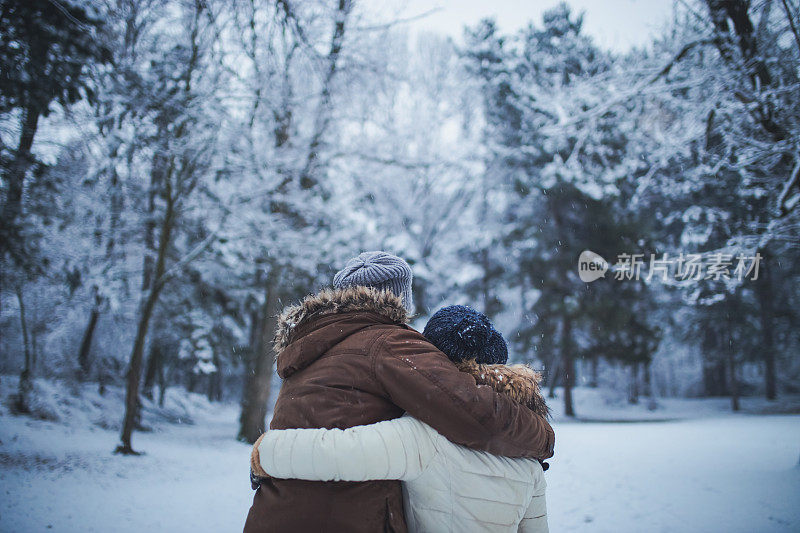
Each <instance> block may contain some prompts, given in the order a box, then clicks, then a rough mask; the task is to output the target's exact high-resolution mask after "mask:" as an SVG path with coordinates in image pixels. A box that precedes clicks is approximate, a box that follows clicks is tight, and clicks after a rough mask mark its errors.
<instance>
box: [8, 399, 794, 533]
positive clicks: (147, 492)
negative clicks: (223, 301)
mask: <svg viewBox="0 0 800 533" xmlns="http://www.w3.org/2000/svg"><path fill="white" fill-rule="evenodd" d="M237 415H238V412H237V410H236V408H235V406H230V405H226V406H211V407H208V408H207V409H206V410H204V411H202V412H201V413H199V414H197V415H196V416H195V424H194V425H166V426H163V427H161V428H160V429H159V430H158V431H156V432H151V433H137V434H136V440H135V443H136V446H137V447H138V448H140V449H142V450H144V451H146V452H147V453H146V455H144V456H141V457H122V456H115V455H112V454H111V453H110V452H111V450H112V449H113V448H114V446H115V445H116V439H117V432H116V431H111V430H104V429H99V428H96V427H95V428H91V427H76V426H74V425H72V426H70V425H65V424H61V423H54V422H43V421H35V420H31V419H29V418H22V417H16V416H11V415H8V414H7V413H3V414H2V415H0V441H1V442H2V443H1V444H0V486H2V499H1V500H0V531H3V532H12V531H13V532H28V531H75V532H78V531H98V532H100V531H102V532H106V531H117V532H128V531H130V532H134V531H136V532H139V531H193V532H199V531H209V532H226V531H241V528H242V525H243V523H244V518H245V515H246V513H247V509H248V507H249V505H250V501H251V498H252V492H251V490H250V487H249V483H248V481H247V463H248V453H249V447H248V446H246V445H244V444H241V443H238V442H236V441H235V440H233V438H232V437H233V435H235V433H236V420H237ZM554 427H555V429H556V434H557V444H556V458H555V459H553V460H552V461H551V465H552V467H551V469H550V470H549V471H548V472H547V482H548V506H549V513H548V514H549V516H550V528H551V531H553V532H559V531H581V532H583V531H586V532H628V531H630V532H641V531H648V532H658V531H665V532H667V531H681V532H683V531H698V532H699V531H726V532H739V531H740V532H770V531H775V532H779V531H785V532H789V531H798V530H800V468H798V466H797V461H798V452H800V416H799V415H780V416H755V415H715V416H712V417H706V418H700V419H694V420H682V421H671V422H661V423H658V422H646V423H625V424H619V423H576V422H560V421H557V422H556V423H555V424H554Z"/></svg>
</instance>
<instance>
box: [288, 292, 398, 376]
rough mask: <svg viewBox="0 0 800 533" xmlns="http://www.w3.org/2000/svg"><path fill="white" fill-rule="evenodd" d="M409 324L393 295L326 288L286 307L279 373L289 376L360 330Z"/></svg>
mask: <svg viewBox="0 0 800 533" xmlns="http://www.w3.org/2000/svg"><path fill="white" fill-rule="evenodd" d="M345 313H358V315H357V316H352V315H348V316H344V314H345ZM407 321H408V311H407V310H406V309H405V307H403V302H402V300H401V299H400V298H399V297H398V296H395V295H394V294H392V293H391V292H387V291H378V290H376V289H373V288H370V287H362V286H353V287H346V288H344V289H323V290H322V291H320V292H318V293H317V294H313V295H310V296H306V298H305V299H303V301H302V302H300V303H299V304H297V305H292V306H289V307H287V308H286V309H284V311H283V313H281V315H280V316H279V317H278V327H277V331H276V333H275V339H274V342H273V347H274V349H275V353H276V354H277V356H278V374H280V376H281V377H283V378H286V377H288V376H289V375H291V374H292V373H294V372H295V371H297V370H299V369H301V368H304V367H305V366H308V365H309V364H311V362H313V361H314V360H316V359H317V358H319V357H320V356H321V355H322V354H323V353H325V352H326V351H327V350H328V349H330V348H332V347H333V346H335V345H336V344H338V343H339V342H341V341H342V340H344V339H345V338H347V337H348V336H350V335H352V334H354V333H356V332H358V331H359V330H361V329H364V328H366V327H369V326H371V325H375V324H381V323H383V324H398V325H404V324H406V323H407Z"/></svg>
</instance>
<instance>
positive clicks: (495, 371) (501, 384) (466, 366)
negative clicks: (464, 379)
mask: <svg viewBox="0 0 800 533" xmlns="http://www.w3.org/2000/svg"><path fill="white" fill-rule="evenodd" d="M456 366H457V367H458V369H459V370H461V371H462V372H467V373H468V374H471V375H472V376H473V377H474V378H475V381H476V382H478V384H479V385H488V386H490V387H491V388H493V389H494V390H495V391H496V392H499V393H500V394H505V395H506V396H508V397H509V398H511V399H512V400H514V401H515V402H518V403H521V404H523V405H526V406H528V408H529V409H531V410H532V411H533V412H534V413H536V414H538V415H541V416H543V417H545V418H546V417H549V416H550V408H549V407H547V403H545V401H544V397H543V396H542V391H541V389H540V388H539V382H540V381H541V380H542V375H541V374H539V373H538V372H536V371H535V370H534V369H532V368H531V367H529V366H527V365H482V364H479V363H476V362H475V360H474V359H471V360H468V361H462V362H460V363H457V364H456Z"/></svg>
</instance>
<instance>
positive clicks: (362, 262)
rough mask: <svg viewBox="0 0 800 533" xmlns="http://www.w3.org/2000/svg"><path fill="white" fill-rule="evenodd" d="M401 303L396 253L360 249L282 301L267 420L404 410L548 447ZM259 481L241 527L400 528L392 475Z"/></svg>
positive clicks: (489, 444)
mask: <svg viewBox="0 0 800 533" xmlns="http://www.w3.org/2000/svg"><path fill="white" fill-rule="evenodd" d="M410 307H411V269H410V268H409V267H408V265H407V264H406V263H405V261H403V260H402V259H400V258H398V257H396V256H393V255H391V254H387V253H385V252H368V253H365V254H361V255H360V256H358V257H357V258H354V259H352V260H351V261H349V262H348V264H347V266H346V267H345V268H344V269H343V270H342V271H340V272H339V273H338V274H337V275H336V277H335V278H334V288H333V289H325V290H322V291H321V292H320V293H318V294H316V295H313V296H308V297H306V298H305V299H304V300H303V301H302V302H301V303H300V304H299V305H296V306H291V307H289V308H287V309H286V310H285V311H284V312H283V313H282V315H281V317H280V319H279V325H278V331H277V334H276V337H275V350H276V353H277V354H278V359H277V370H278V374H279V375H280V377H281V378H283V380H284V381H283V386H282V387H281V390H280V393H279V395H278V400H277V402H276V404H275V409H274V412H273V418H272V422H271V423H270V428H272V429H290V428H329V429H330V428H339V429H345V428H349V427H352V426H358V425H366V424H372V423H375V422H379V421H383V420H390V419H393V418H397V417H400V416H402V415H403V413H404V412H408V413H409V414H410V415H412V416H414V417H415V418H417V419H419V420H421V421H423V422H425V423H426V424H428V425H430V426H431V427H433V428H434V429H436V430H437V431H438V432H439V433H441V434H442V435H443V436H445V437H446V438H447V439H449V440H450V441H452V442H454V443H457V444H461V445H464V446H468V447H470V448H473V449H476V450H483V451H487V452H489V453H492V454H495V455H505V456H508V457H534V458H537V459H540V460H544V459H548V458H550V457H552V456H553V447H554V442H555V435H554V433H553V429H552V428H551V427H550V425H549V424H548V423H547V421H546V420H545V419H544V418H543V417H542V416H540V415H538V414H535V413H534V412H533V411H531V410H530V409H527V408H526V407H524V406H522V405H520V404H518V403H516V402H514V401H513V400H511V399H510V398H508V397H505V396H503V395H501V394H498V393H496V392H495V391H494V390H493V389H492V388H491V387H487V386H485V385H478V384H477V383H476V381H475V378H473V377H472V376H471V375H469V374H467V373H464V372H460V371H459V370H458V368H456V366H455V365H454V364H453V363H452V362H451V361H450V360H449V359H448V358H447V356H445V355H444V354H443V353H442V352H440V351H439V350H438V349H437V348H436V347H435V346H433V344H431V343H430V342H429V341H428V340H427V339H425V337H423V336H422V334H420V333H419V332H417V331H415V330H414V329H412V328H411V327H410V326H408V325H407V321H408V316H409V315H408V309H407V308H410ZM256 461H257V458H256ZM259 482H260V486H259V488H258V490H257V491H256V493H255V496H254V498H253V505H252V506H251V508H250V511H249V513H248V516H247V520H246V522H245V527H244V532H245V533H257V532H306V531H308V532H339V531H342V532H370V533H372V532H379V531H392V532H405V531H406V522H405V516H404V513H403V497H402V490H401V486H400V482H399V481H396V480H384V481H368V482H360V483H356V482H316V481H302V480H294V479H272V478H263V479H260V480H259Z"/></svg>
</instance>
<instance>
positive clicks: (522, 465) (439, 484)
mask: <svg viewBox="0 0 800 533" xmlns="http://www.w3.org/2000/svg"><path fill="white" fill-rule="evenodd" d="M506 368H509V367H506ZM503 373H504V374H506V375H505V376H504V377H505V378H506V379H508V377H509V376H508V374H507V372H503ZM500 379H501V380H502V379H503V378H500ZM512 380H513V377H512ZM524 381H525V380H517V383H521V382H524ZM507 383H508V381H506V384H507ZM512 383H514V382H513V381H512ZM528 392H530V391H528ZM535 393H537V394H538V387H537V388H536V391H535ZM258 459H259V462H260V465H261V467H262V468H263V469H264V471H266V473H267V474H269V475H270V476H273V477H276V478H294V479H305V480H318V481H367V480H374V479H399V480H401V481H403V493H404V497H405V511H406V521H407V523H408V527H409V531H411V532H425V533H428V532H458V533H461V532H473V531H498V532H499V531H503V532H516V531H524V532H537V533H542V532H547V531H548V527H547V511H546V505H545V488H546V486H547V484H546V483H545V480H544V472H543V471H542V467H541V465H540V464H539V462H538V461H536V460H534V459H511V458H508V457H499V456H495V455H491V454H489V453H485V452H479V451H475V450H471V449H469V448H465V447H463V446H459V445H456V444H453V443H452V442H450V441H448V440H447V439H446V438H444V437H443V436H441V435H440V434H439V433H437V432H436V430H434V429H433V428H431V427H430V426H428V425H426V424H424V423H423V422H420V421H419V420H416V419H415V418H412V417H410V416H404V417H402V418H398V419H395V420H388V421H385V422H379V423H377V424H371V425H368V426H355V427H352V428H349V429H345V430H341V429H286V430H270V431H268V432H267V433H266V434H265V435H264V436H263V437H262V439H261V442H260V443H259V444H258Z"/></svg>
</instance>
